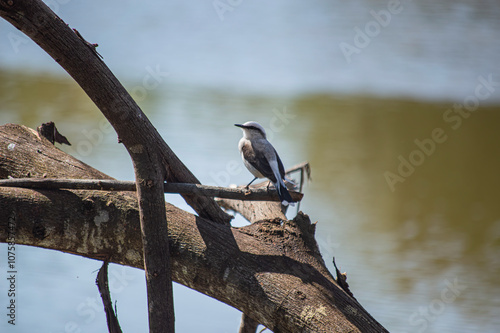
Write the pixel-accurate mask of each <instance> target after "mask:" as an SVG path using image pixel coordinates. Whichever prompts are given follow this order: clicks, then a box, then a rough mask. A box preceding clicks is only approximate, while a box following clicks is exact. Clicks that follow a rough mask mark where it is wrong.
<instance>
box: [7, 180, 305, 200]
mask: <svg viewBox="0 0 500 333" xmlns="http://www.w3.org/2000/svg"><path fill="white" fill-rule="evenodd" d="M0 186H4V187H23V188H31V189H46V190H56V189H67V190H98V191H135V190H136V185H135V182H133V181H124V180H107V179H106V180H104V179H48V178H15V179H2V180H0ZM163 191H164V192H165V193H179V194H196V195H200V196H207V197H217V198H226V199H233V200H249V201H277V202H278V201H280V198H279V197H278V194H277V192H276V190H275V189H269V190H267V189H266V188H252V189H251V190H247V189H246V188H245V187H238V188H229V187H219V186H208V185H201V184H186V183H165V184H164V185H163ZM290 194H291V195H292V198H293V199H294V200H295V201H300V200H302V197H303V194H302V193H298V192H293V191H290Z"/></svg>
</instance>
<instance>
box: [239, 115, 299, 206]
mask: <svg viewBox="0 0 500 333" xmlns="http://www.w3.org/2000/svg"><path fill="white" fill-rule="evenodd" d="M234 126H237V127H240V128H241V129H242V130H243V137H242V138H241V139H240V142H239V144H238V149H239V150H240V153H241V158H242V159H243V163H244V164H245V166H246V168H247V169H248V171H250V173H251V174H252V175H254V176H255V178H254V179H253V180H252V181H251V182H250V183H248V185H247V186H246V187H247V188H248V187H249V186H250V184H252V183H253V182H254V181H255V180H256V179H257V178H267V179H269V180H270V181H271V182H272V183H273V184H274V187H276V190H277V191H278V196H279V198H280V200H281V204H282V205H283V206H288V205H289V204H292V205H293V202H294V201H293V199H292V196H291V195H290V193H289V192H288V190H287V188H286V186H285V182H284V179H285V168H284V167H283V163H282V162H281V159H280V157H279V155H278V153H277V152H276V149H274V147H273V145H272V144H271V143H270V142H269V141H267V138H266V131H265V130H264V127H262V126H261V125H260V124H259V123H257V122H255V121H247V122H246V123H244V124H234Z"/></svg>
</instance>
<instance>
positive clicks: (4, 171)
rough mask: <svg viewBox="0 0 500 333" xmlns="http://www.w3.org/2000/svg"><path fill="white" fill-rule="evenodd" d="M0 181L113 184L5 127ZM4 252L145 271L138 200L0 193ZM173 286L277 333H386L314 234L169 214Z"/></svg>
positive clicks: (305, 223)
mask: <svg viewBox="0 0 500 333" xmlns="http://www.w3.org/2000/svg"><path fill="white" fill-rule="evenodd" d="M0 142H2V144H1V145H0V177H1V178H8V177H12V178H19V177H26V176H30V177H38V178H43V177H50V178H56V177H57V178H83V179H111V177H108V176H106V175H105V174H103V173H101V172H99V171H98V170H95V169H93V168H92V167H90V166H88V165H86V164H84V163H82V162H81V161H78V160H76V159H75V158H73V157H71V156H69V155H67V154H65V153H64V152H62V151H60V150H59V149H57V148H56V147H54V146H53V145H52V144H51V143H50V142H49V141H48V140H46V139H45V138H41V137H39V136H38V134H37V133H36V131H34V130H31V129H29V128H26V127H24V126H19V125H5V126H0ZM0 207H1V209H0V242H6V240H7V237H8V229H9V225H10V226H14V228H15V234H16V243H17V244H24V245H30V246H37V247H42V248H47V249H53V250H59V251H63V252H67V253H72V254H76V255H80V256H84V257H87V258H93V259H100V260H103V259H105V258H109V261H110V262H113V263H117V264H121V265H127V266H131V267H137V268H143V264H144V262H143V258H142V240H141V234H140V223H139V213H138V206H137V198H136V196H135V195H133V194H131V193H130V192H107V191H83V190H41V189H38V190H31V189H22V188H7V187H0ZM165 209H166V215H167V219H168V223H169V230H168V233H169V246H170V255H171V260H172V274H173V276H172V278H173V280H174V281H176V282H178V283H181V284H183V285H185V286H187V287H190V288H192V289H195V290H197V291H199V292H201V293H204V294H206V295H208V296H210V297H213V298H215V299H218V300H220V301H222V302H224V303H226V304H228V305H230V306H233V307H235V308H237V309H239V310H241V311H242V312H244V313H245V315H247V316H248V317H250V318H252V319H253V320H255V321H257V322H259V323H262V324H263V325H265V326H266V327H268V328H269V329H271V330H273V331H274V332H386V330H385V329H384V328H383V327H382V326H381V325H380V324H379V323H378V322H377V321H376V320H375V319H374V318H372V317H371V315H370V314H369V313H368V312H366V310H365V309H364V308H363V307H362V306H361V305H360V304H359V303H358V302H357V301H356V300H355V299H354V298H352V297H351V296H349V295H348V294H347V293H346V292H345V291H344V290H342V288H340V287H339V286H338V285H337V284H336V282H335V279H334V278H333V277H332V275H331V274H330V272H329V271H328V270H327V268H326V266H325V263H324V261H323V259H322V257H321V254H320V252H319V249H318V246H317V243H316V241H315V239H314V230H315V225H314V224H311V222H310V220H309V218H308V216H307V215H305V214H302V213H299V214H298V215H297V217H296V218H295V219H293V220H289V221H287V220H282V219H274V220H263V221H257V222H255V223H253V224H251V225H249V226H245V227H242V228H232V227H229V226H227V225H224V224H220V223H215V222H212V221H209V220H206V219H204V218H201V217H199V216H195V215H193V214H190V213H187V212H185V211H183V210H181V209H179V208H177V207H175V206H172V205H170V204H168V203H166V204H165Z"/></svg>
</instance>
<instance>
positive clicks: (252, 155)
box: [241, 142, 277, 183]
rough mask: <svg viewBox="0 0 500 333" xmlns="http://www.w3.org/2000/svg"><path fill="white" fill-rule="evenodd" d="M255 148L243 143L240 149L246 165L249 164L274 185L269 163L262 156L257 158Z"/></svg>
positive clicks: (274, 178) (248, 143) (274, 179)
mask: <svg viewBox="0 0 500 333" xmlns="http://www.w3.org/2000/svg"><path fill="white" fill-rule="evenodd" d="M255 148H257V147H252V144H251V143H250V142H247V143H245V144H244V145H243V146H242V147H241V153H242V154H243V156H244V157H245V160H247V162H248V163H250V164H251V165H252V166H253V167H254V168H255V169H257V170H258V171H259V172H260V173H261V174H262V175H263V176H264V177H266V178H268V179H270V180H271V181H272V182H273V183H276V181H277V180H276V177H275V176H274V172H273V170H272V168H271V166H270V165H269V161H268V160H267V157H266V156H264V155H261V156H257V154H256V151H259V150H256V149H255Z"/></svg>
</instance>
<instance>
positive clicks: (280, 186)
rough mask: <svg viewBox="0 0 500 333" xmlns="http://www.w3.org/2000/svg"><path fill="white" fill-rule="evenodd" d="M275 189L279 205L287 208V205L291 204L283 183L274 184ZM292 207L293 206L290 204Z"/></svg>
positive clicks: (291, 200)
mask: <svg viewBox="0 0 500 333" xmlns="http://www.w3.org/2000/svg"><path fill="white" fill-rule="evenodd" d="M275 185H276V189H277V190H278V196H279V197H280V200H281V204H282V205H283V206H288V204H291V203H293V202H294V201H293V199H292V196H291V195H290V192H288V189H287V188H286V186H285V184H284V183H283V181H281V182H279V183H277V184H275ZM292 206H293V204H292Z"/></svg>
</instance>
